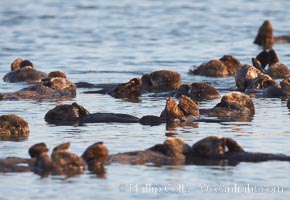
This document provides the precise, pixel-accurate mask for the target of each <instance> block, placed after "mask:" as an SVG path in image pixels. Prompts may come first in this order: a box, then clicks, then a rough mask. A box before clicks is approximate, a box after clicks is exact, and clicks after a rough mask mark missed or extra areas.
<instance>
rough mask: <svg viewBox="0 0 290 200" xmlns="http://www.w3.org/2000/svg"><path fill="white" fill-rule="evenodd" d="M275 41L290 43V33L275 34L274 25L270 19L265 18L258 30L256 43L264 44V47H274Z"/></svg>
mask: <svg viewBox="0 0 290 200" xmlns="http://www.w3.org/2000/svg"><path fill="white" fill-rule="evenodd" d="M274 43H277V44H279V43H280V44H281V43H290V36H289V35H282V36H275V37H274V35H273V26H272V24H271V23H270V21H269V20H265V21H264V22H263V24H262V25H261V26H260V28H259V30H258V34H257V36H256V38H255V40H254V44H257V45H260V46H262V47H263V48H264V49H272V47H273V45H274Z"/></svg>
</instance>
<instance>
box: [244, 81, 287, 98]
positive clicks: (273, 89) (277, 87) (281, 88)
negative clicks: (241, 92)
mask: <svg viewBox="0 0 290 200" xmlns="http://www.w3.org/2000/svg"><path fill="white" fill-rule="evenodd" d="M262 81H263V80H260V82H262ZM256 83H257V84H260V83H259V82H256ZM261 84H263V83H261ZM245 93H246V94H248V95H250V96H254V97H265V98H281V97H284V98H285V97H289V96H290V80H289V78H285V79H283V80H282V81H281V82H280V84H274V85H269V86H267V87H265V88H259V87H253V88H249V89H246V90H245Z"/></svg>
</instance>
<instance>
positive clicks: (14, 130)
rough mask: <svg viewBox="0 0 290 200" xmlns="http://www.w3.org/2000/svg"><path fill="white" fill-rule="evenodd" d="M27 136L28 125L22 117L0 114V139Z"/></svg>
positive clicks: (15, 138) (18, 138)
mask: <svg viewBox="0 0 290 200" xmlns="http://www.w3.org/2000/svg"><path fill="white" fill-rule="evenodd" d="M28 136H29V125H28V123H27V121H25V120H24V119H23V118H22V117H20V116H17V115H14V114H9V115H2V116H0V139H1V140H22V139H26V138H28Z"/></svg>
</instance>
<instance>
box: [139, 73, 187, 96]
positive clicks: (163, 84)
mask: <svg viewBox="0 0 290 200" xmlns="http://www.w3.org/2000/svg"><path fill="white" fill-rule="evenodd" d="M141 80H142V90H145V91H149V92H162V91H168V90H177V89H178V88H179V87H180V86H181V84H182V77H181V75H180V74H179V73H178V72H175V71H171V70H159V71H154V72H152V73H150V74H144V75H143V76H142V78H141Z"/></svg>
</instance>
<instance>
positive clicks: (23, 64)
mask: <svg viewBox="0 0 290 200" xmlns="http://www.w3.org/2000/svg"><path fill="white" fill-rule="evenodd" d="M46 77H47V74H46V73H44V72H41V71H38V70H36V69H34V65H33V63H32V62H30V61H29V60H23V59H22V58H17V59H16V60H14V61H13V62H12V63H11V71H10V72H9V73H7V74H6V75H5V76H4V77H3V81H5V82H41V80H42V79H43V78H46Z"/></svg>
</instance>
